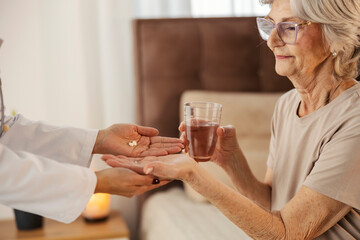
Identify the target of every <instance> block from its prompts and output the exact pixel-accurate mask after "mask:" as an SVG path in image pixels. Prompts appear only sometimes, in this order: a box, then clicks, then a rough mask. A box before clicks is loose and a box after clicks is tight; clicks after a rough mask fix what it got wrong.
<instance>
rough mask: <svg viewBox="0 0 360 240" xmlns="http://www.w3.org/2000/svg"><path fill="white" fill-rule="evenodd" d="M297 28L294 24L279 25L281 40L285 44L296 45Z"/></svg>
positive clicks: (284, 23)
mask: <svg viewBox="0 0 360 240" xmlns="http://www.w3.org/2000/svg"><path fill="white" fill-rule="evenodd" d="M297 28H298V27H297V26H296V25H295V24H294V23H286V22H283V23H279V25H278V28H277V29H278V33H279V36H280V38H281V39H282V40H283V41H284V42H285V43H290V44H292V43H295V42H296V34H297Z"/></svg>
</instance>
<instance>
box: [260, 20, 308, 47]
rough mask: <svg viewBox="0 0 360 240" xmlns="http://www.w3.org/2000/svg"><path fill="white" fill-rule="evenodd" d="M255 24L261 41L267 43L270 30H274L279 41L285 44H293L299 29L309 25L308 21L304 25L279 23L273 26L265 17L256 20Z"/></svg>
mask: <svg viewBox="0 0 360 240" xmlns="http://www.w3.org/2000/svg"><path fill="white" fill-rule="evenodd" d="M256 23H257V26H258V30H259V33H260V36H261V38H262V39H264V40H265V41H267V40H268V39H269V37H270V34H271V32H272V30H273V29H274V28H276V30H277V33H278V35H279V37H280V39H281V40H282V41H283V42H284V43H286V44H295V43H296V38H297V34H298V31H299V28H300V27H301V26H305V25H310V24H311V22H309V21H307V22H304V23H295V22H279V23H278V24H274V23H273V22H271V21H270V20H268V19H267V17H264V18H259V17H258V18H256Z"/></svg>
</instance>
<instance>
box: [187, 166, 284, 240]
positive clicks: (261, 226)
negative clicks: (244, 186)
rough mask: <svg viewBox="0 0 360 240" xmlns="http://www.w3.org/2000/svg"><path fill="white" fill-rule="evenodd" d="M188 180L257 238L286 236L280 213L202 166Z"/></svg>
mask: <svg viewBox="0 0 360 240" xmlns="http://www.w3.org/2000/svg"><path fill="white" fill-rule="evenodd" d="M185 181H186V182H187V183H189V184H190V185H191V187H192V188H194V189H195V190H196V191H197V192H199V193H200V194H201V195H203V196H204V197H205V198H206V199H207V200H209V201H210V202H211V203H212V204H213V205H214V206H216V207H217V208H218V209H219V210H220V211H221V212H222V213H223V214H224V215H225V216H226V217H228V218H229V219H230V220H231V221H232V222H233V223H234V224H236V225H237V226H238V227H239V228H241V229H242V230H243V231H244V232H246V233H247V234H248V235H249V236H251V237H253V238H254V239H266V240H269V239H284V236H285V227H284V224H283V223H282V221H281V218H280V215H276V214H273V213H271V212H270V211H268V210H265V209H263V208H262V207H260V206H258V205H257V204H255V203H253V202H252V201H251V200H249V199H248V198H247V197H245V196H243V195H242V194H240V193H238V192H236V191H234V190H232V189H231V188H228V187H227V186H225V185H223V184H222V183H220V182H218V181H217V180H216V179H214V178H213V177H212V176H211V175H210V174H209V173H207V172H206V171H205V170H203V169H202V168H201V167H195V169H194V171H193V172H192V174H191V175H190V176H189V177H188V178H187V179H186V180H185Z"/></svg>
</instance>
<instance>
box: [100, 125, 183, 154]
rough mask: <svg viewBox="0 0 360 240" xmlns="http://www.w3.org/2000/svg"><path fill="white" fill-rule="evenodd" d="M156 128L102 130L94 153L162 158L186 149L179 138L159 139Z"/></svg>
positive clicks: (131, 126) (121, 126)
mask: <svg viewBox="0 0 360 240" xmlns="http://www.w3.org/2000/svg"><path fill="white" fill-rule="evenodd" d="M158 134H159V131H158V130H157V129H155V128H150V127H143V126H137V125H133V124H114V125H112V126H110V127H108V128H106V129H103V130H100V131H99V133H98V136H97V139H96V142H95V146H94V149H93V153H98V154H114V155H125V156H130V157H138V156H162V155H167V154H171V153H178V152H180V151H181V150H182V148H183V147H184V146H183V144H182V141H181V140H180V139H177V138H169V137H159V136H157V135H158Z"/></svg>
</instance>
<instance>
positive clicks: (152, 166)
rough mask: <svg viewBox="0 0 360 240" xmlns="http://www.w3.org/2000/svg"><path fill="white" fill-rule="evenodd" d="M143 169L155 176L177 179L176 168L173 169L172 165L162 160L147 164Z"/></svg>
mask: <svg viewBox="0 0 360 240" xmlns="http://www.w3.org/2000/svg"><path fill="white" fill-rule="evenodd" d="M143 171H144V173H145V174H147V175H149V174H151V175H153V176H156V177H159V178H163V179H177V176H176V174H174V172H176V170H175V169H173V168H172V167H171V166H169V165H167V164H164V163H162V162H152V163H149V164H147V165H145V167H144V168H143Z"/></svg>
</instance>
